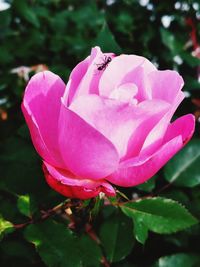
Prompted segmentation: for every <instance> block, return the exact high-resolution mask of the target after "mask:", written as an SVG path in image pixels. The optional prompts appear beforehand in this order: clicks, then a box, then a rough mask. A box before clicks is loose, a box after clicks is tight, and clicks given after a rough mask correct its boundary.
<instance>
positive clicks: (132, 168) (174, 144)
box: [106, 136, 183, 187]
mask: <svg viewBox="0 0 200 267" xmlns="http://www.w3.org/2000/svg"><path fill="white" fill-rule="evenodd" d="M182 146H183V142H182V137H181V136H177V137H175V138H173V139H172V140H170V141H169V142H168V143H165V144H164V145H163V146H162V147H161V148H160V149H158V150H157V151H156V153H154V154H153V155H151V156H149V157H146V158H145V156H143V157H135V158H133V159H129V160H127V161H124V162H122V163H121V164H120V167H119V169H118V170H117V171H116V172H115V173H113V174H112V175H110V176H109V177H106V179H107V180H108V181H109V182H111V183H113V184H116V185H119V186H125V187H130V186H135V185H138V184H142V183H144V182H145V181H147V180H148V179H150V178H151V177H152V176H153V175H154V174H155V173H156V172H157V171H158V170H159V169H160V168H161V167H162V166H163V165H165V164H166V163H167V161H168V160H170V159H171V158H172V157H173V156H174V155H175V154H176V153H177V152H178V151H179V150H180V149H181V148H182Z"/></svg>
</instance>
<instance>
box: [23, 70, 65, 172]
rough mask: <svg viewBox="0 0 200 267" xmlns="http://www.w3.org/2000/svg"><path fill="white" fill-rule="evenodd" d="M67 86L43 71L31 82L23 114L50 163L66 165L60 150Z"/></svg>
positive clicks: (42, 155) (27, 88)
mask: <svg viewBox="0 0 200 267" xmlns="http://www.w3.org/2000/svg"><path fill="white" fill-rule="evenodd" d="M64 89H65V84H64V83H63V81H62V80H61V79H60V78H59V77H58V76H57V75H55V74H53V73H52V72H50V71H45V72H40V73H38V74H36V75H34V76H33V77H32V78H31V80H30V81H29V83H28V85H27V87H26V91H25V94H24V99H23V103H22V111H23V113H24V116H25V119H26V122H27V124H28V127H29V129H30V132H31V137H32V141H33V144H34V146H35V148H36V150H37V151H38V153H39V154H40V156H41V157H42V158H43V159H45V160H46V161H48V162H50V163H52V164H55V165H56V166H58V167H59V166H60V167H61V166H63V162H62V158H61V156H60V153H59V150H58V118H59V113H60V106H61V96H62V95H63V93H64Z"/></svg>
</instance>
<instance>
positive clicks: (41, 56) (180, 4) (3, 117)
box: [0, 0, 200, 267]
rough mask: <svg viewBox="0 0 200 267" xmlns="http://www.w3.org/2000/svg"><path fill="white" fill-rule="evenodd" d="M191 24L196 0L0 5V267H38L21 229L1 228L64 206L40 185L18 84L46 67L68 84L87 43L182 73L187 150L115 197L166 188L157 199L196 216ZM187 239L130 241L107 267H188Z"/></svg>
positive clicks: (197, 79)
mask: <svg viewBox="0 0 200 267" xmlns="http://www.w3.org/2000/svg"><path fill="white" fill-rule="evenodd" d="M199 21H200V1H199V0H188V1H175V0H168V1H157V0H107V1H105V0H96V1H94V0H93V1H92V0H91V1H90V0H88V1H86V0H77V1H75V0H74V1H73V0H71V1H70V0H49V1H48V0H10V1H0V218H2V219H0V225H1V224H2V225H3V228H1V226H0V235H1V238H2V242H1V243H0V265H1V267H4V266H8V265H9V266H11V267H12V266H18V265H20V266H26V267H27V266H37V267H38V266H46V265H45V264H44V263H43V259H42V256H41V253H39V254H40V256H39V255H38V254H37V253H36V251H35V249H34V247H33V246H32V245H31V242H28V241H30V240H29V238H27V237H26V236H24V232H23V229H19V231H16V232H14V233H12V234H9V235H6V231H7V230H6V231H5V222H12V223H14V224H21V223H24V222H26V221H27V217H29V218H31V217H32V216H33V214H34V216H37V214H38V213H39V212H41V210H43V209H44V210H45V209H48V208H50V207H53V206H54V205H56V204H58V203H59V202H60V201H62V200H63V199H64V198H63V197H62V196H59V195H58V194H57V193H55V192H53V190H51V189H49V187H48V186H47V185H46V183H45V181H44V178H43V174H42V171H41V161H40V159H39V158H38V156H37V154H36V152H35V150H34V148H33V146H32V143H31V141H30V137H29V133H28V130H27V127H26V125H25V122H24V118H23V116H22V113H21V108H20V104H21V100H22V96H23V92H24V89H25V86H26V84H27V82H28V80H29V79H30V77H31V76H32V75H33V74H34V73H36V72H39V71H42V70H46V69H49V70H51V71H53V72H55V73H56V74H58V75H60V76H61V77H62V79H63V80H64V81H65V82H67V80H68V76H69V74H70V72H71V70H72V69H73V67H75V65H76V64H77V63H78V62H79V61H81V60H83V59H84V58H85V57H86V56H87V55H88V54H89V53H90V50H91V47H93V46H96V45H99V46H100V47H101V49H102V50H103V51H104V52H114V53H116V54H121V53H123V54H137V55H141V56H144V57H147V58H148V59H149V60H150V61H152V62H153V63H154V64H155V65H156V66H157V67H158V68H159V69H161V70H162V69H174V70H177V71H178V72H179V73H180V74H181V75H182V76H183V78H184V81H185V86H184V91H185V96H186V97H185V99H184V101H183V103H182V104H181V105H180V107H179V108H178V110H177V112H176V115H177V116H179V115H183V114H186V113H193V114H194V115H195V117H196V132H195V134H194V137H193V140H192V142H191V144H189V145H188V146H187V147H186V149H185V150H183V152H181V153H180V154H178V156H177V157H175V158H174V159H173V160H172V161H170V162H169V164H167V166H166V167H165V168H164V169H163V170H161V171H160V173H159V174H158V175H157V176H156V177H154V178H153V179H152V180H150V182H149V183H147V184H145V185H142V186H139V187H137V188H131V189H126V190H124V193H125V194H127V195H129V197H134V196H135V195H136V196H138V195H139V196H143V195H145V194H147V193H151V192H153V191H154V190H160V188H161V189H162V188H163V187H165V186H166V189H165V190H161V191H162V192H161V195H163V196H165V197H170V198H172V199H176V200H178V201H180V202H181V203H182V204H184V205H185V206H186V207H187V208H188V209H190V211H192V213H193V214H194V215H195V216H196V217H200V214H199V212H200V186H199V185H200V169H199V166H200V141H199V134H200V132H199V130H200V128H199V122H200V23H199ZM181 164H183V165H184V166H185V169H184V170H185V172H184V173H183V172H180V170H182V169H181V166H182V165H181ZM174 175H176V181H174ZM158 177H159V179H158ZM172 181H173V182H172ZM122 190H123V189H122ZM105 216H107V215H105ZM98 227H99V226H97V228H98ZM8 228H9V227H8ZM2 229H3V230H2ZM7 232H9V231H7ZM3 235H5V236H3ZM195 242H200V232H199V227H198V226H196V227H194V228H192V229H189V230H186V231H184V232H181V233H178V234H176V235H166V236H161V235H156V234H151V235H150V237H149V239H148V240H147V242H146V244H145V246H142V245H140V244H138V243H136V244H135V245H134V247H133V249H132V250H131V252H130V253H129V256H127V257H126V258H125V259H120V261H119V262H116V263H113V264H112V265H111V266H118V267H120V266H121V267H130V266H136V267H145V266H148V267H149V266H153V264H157V265H155V266H158V267H161V266H162V267H174V266H176V267H179V265H159V264H160V263H159V261H158V259H159V258H160V257H161V256H166V255H172V254H177V253H182V254H179V255H180V257H181V259H182V263H181V264H182V265H180V266H181V267H193V266H195V265H194V264H195V261H194V260H192V259H194V258H195V257H196V256H195V257H194V255H193V254H194V253H196V254H199V252H200V251H199V250H200V249H199V247H197V246H195V245H194V244H195ZM196 244H199V243H196ZM47 253H48V251H47ZM191 253H192V254H191ZM196 254H195V255H196ZM187 260H188V261H187ZM174 263H175V262H174ZM176 263H177V262H176ZM177 264H178V263H177ZM184 264H186V265H184ZM48 266H52V267H54V266H57V265H48ZM59 266H64V265H59ZM66 266H67V265H66ZM83 266H88V265H83ZM91 266H97V265H91ZM196 266H197V265H196ZM198 266H200V265H198ZM72 267H73V266H72Z"/></svg>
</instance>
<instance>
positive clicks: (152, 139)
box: [141, 92, 184, 155]
mask: <svg viewBox="0 0 200 267" xmlns="http://www.w3.org/2000/svg"><path fill="white" fill-rule="evenodd" d="M183 98H184V93H183V92H179V94H178V95H177V97H176V98H175V99H174V103H173V104H172V105H171V108H170V110H169V111H168V112H167V113H166V114H165V115H164V116H163V118H162V119H161V120H160V121H159V122H158V123H157V124H156V126H155V127H154V128H153V129H152V130H151V131H150V132H149V134H148V136H147V138H146V140H145V142H144V144H143V147H142V149H141V153H142V154H147V155H151V154H153V153H154V152H155V151H156V150H157V149H158V148H159V147H160V146H161V145H162V143H163V138H164V135H165V132H166V130H167V128H168V126H169V125H170V120H171V118H172V116H173V114H174V112H175V110H176V109H177V107H178V105H179V104H180V103H181V101H182V100H183Z"/></svg>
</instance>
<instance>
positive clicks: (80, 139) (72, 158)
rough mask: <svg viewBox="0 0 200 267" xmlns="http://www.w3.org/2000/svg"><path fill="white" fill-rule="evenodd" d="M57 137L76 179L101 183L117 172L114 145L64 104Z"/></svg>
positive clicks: (117, 158)
mask: <svg viewBox="0 0 200 267" xmlns="http://www.w3.org/2000/svg"><path fill="white" fill-rule="evenodd" d="M59 135H60V138H59V146H60V150H61V153H62V156H63V160H64V161H65V164H66V165H67V168H68V169H69V170H70V171H71V172H73V173H74V174H76V175H77V176H79V177H81V178H83V177H87V178H91V179H100V178H103V177H105V176H107V175H109V174H111V173H112V172H114V171H115V170H116V169H117V168H118V163H119V156H118V153H117V151H116V149H115V147H114V146H113V144H112V143H111V142H110V141H109V140H108V139H107V138H106V137H105V136H103V135H102V134H101V133H99V132H98V131H97V130H95V129H94V128H93V127H91V126H90V125H89V124H88V123H87V122H85V121H84V120H83V119H82V118H80V117H79V116H78V115H77V114H76V113H74V112H73V111H71V110H69V109H68V108H67V107H65V106H64V104H63V105H62V108H61V114H60V120H59Z"/></svg>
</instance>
